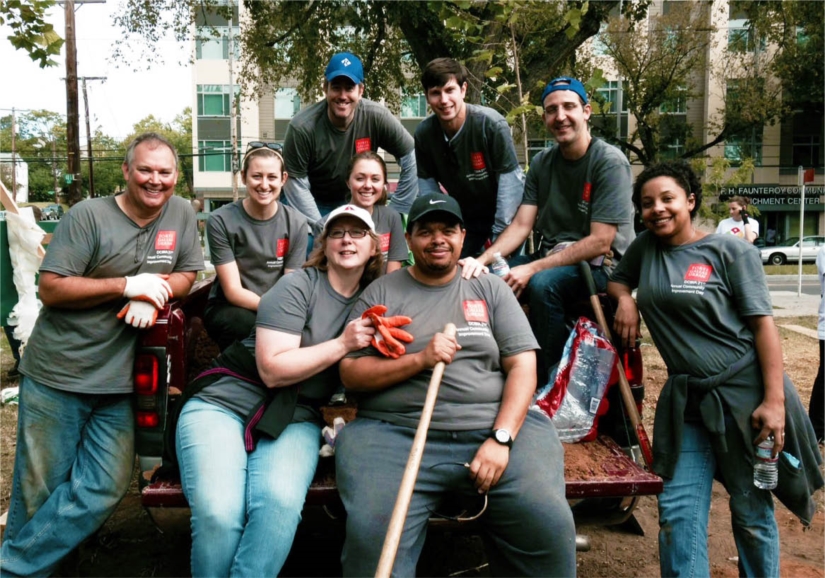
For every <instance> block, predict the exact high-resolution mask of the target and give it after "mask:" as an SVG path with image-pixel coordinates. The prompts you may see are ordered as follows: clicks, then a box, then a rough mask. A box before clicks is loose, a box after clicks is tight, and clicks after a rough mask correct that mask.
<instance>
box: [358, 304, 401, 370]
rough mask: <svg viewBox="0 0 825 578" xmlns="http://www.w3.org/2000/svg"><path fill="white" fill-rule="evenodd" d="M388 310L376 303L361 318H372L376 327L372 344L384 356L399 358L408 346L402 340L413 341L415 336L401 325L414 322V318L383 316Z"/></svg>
mask: <svg viewBox="0 0 825 578" xmlns="http://www.w3.org/2000/svg"><path fill="white" fill-rule="evenodd" d="M386 312H387V308H386V306H384V305H375V306H373V307H370V308H369V309H367V310H366V311H364V313H363V314H362V315H361V318H362V319H370V320H371V321H372V324H373V327H375V336H374V337H373V338H372V346H373V347H375V348H376V349H377V350H378V351H379V352H380V353H381V355H383V356H384V357H390V358H392V359H398V358H399V357H401V356H402V355H404V354H405V353H406V352H407V348H406V347H404V344H403V343H401V342H402V341H404V342H405V343H412V341H413V336H412V335H410V334H409V333H407V332H406V331H404V330H403V329H399V327H400V326H402V325H407V324H409V323H412V319H411V318H409V317H407V316H406V315H395V316H393V317H383V315H384V313H386Z"/></svg>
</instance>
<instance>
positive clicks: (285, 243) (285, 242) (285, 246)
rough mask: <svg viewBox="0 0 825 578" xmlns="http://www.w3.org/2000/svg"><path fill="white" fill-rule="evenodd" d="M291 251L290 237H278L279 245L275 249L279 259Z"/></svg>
mask: <svg viewBox="0 0 825 578" xmlns="http://www.w3.org/2000/svg"><path fill="white" fill-rule="evenodd" d="M287 253H289V239H278V247H277V248H276V249H275V256H276V257H278V258H279V259H281V258H283V257H284V256H285V255H286V254H287Z"/></svg>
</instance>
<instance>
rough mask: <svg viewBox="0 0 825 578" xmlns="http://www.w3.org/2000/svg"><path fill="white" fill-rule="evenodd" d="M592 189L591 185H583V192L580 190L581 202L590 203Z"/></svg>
mask: <svg viewBox="0 0 825 578" xmlns="http://www.w3.org/2000/svg"><path fill="white" fill-rule="evenodd" d="M592 189H593V185H591V184H590V183H584V190H582V201H584V202H585V203H589V202H590V191H591V190H592Z"/></svg>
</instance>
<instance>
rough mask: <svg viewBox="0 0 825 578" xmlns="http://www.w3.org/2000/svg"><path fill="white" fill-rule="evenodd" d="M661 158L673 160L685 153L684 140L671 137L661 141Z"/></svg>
mask: <svg viewBox="0 0 825 578" xmlns="http://www.w3.org/2000/svg"><path fill="white" fill-rule="evenodd" d="M660 148H661V150H662V154H661V157H662V160H666V161H669V160H673V159H678V158H680V157H681V156H682V155H683V154H685V141H684V140H683V139H682V138H680V137H673V138H672V139H670V141H669V142H661V143H660Z"/></svg>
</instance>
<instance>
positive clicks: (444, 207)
mask: <svg viewBox="0 0 825 578" xmlns="http://www.w3.org/2000/svg"><path fill="white" fill-rule="evenodd" d="M430 213H449V214H450V215H452V216H453V217H455V218H456V219H458V222H459V223H460V224H461V226H462V228H463V227H464V217H463V216H462V215H461V207H459V206H458V201H456V200H455V199H454V198H453V197H451V196H449V195H442V194H440V193H439V194H436V195H426V196H423V197H418V198H417V199H416V200H415V202H414V203H413V206H412V208H411V209H410V216H409V220H408V221H407V232H408V233H409V232H410V231H411V230H412V226H413V223H414V222H416V221H418V220H420V219H421V218H422V217H424V216H425V215H429V214H430Z"/></svg>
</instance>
